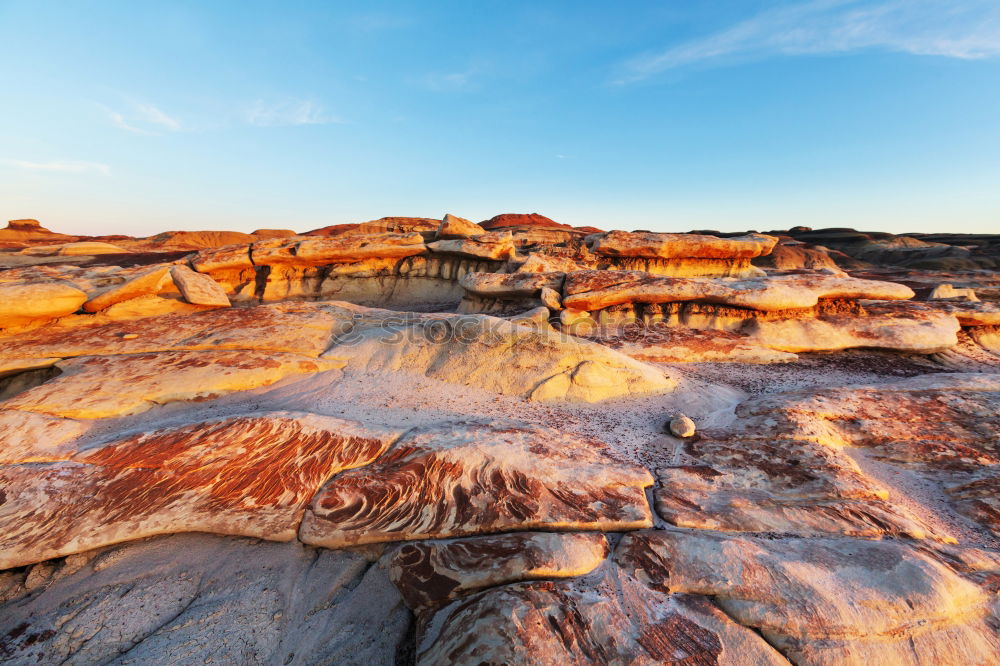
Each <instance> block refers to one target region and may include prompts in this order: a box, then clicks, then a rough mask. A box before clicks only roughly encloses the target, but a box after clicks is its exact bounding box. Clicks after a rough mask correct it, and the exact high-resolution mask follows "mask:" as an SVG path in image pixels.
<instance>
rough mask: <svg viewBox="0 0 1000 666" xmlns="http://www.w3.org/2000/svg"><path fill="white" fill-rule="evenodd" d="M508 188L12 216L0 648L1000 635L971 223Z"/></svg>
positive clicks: (379, 656)
mask: <svg viewBox="0 0 1000 666" xmlns="http://www.w3.org/2000/svg"><path fill="white" fill-rule="evenodd" d="M484 226H485V227H486V228H484V227H481V226H479V225H475V224H472V223H471V222H469V221H468V220H463V219H461V218H456V217H454V216H450V215H448V216H445V218H444V219H443V220H430V219H427V218H383V219H381V220H375V221H372V222H368V223H362V224H357V225H342V226H338V227H336V228H326V229H321V230H317V232H316V233H315V234H313V235H302V236H300V235H296V234H294V233H292V232H290V231H289V232H280V231H279V232H274V233H271V232H259V233H257V234H255V235H253V236H247V235H239V236H237V237H235V238H237V239H238V241H239V242H237V243H234V244H231V245H228V246H220V247H215V246H212V247H209V246H208V245H210V244H213V243H215V242H217V241H219V242H225V241H227V240H230V239H231V237H228V236H225V235H224V234H223V235H219V236H217V237H212V236H211V234H209V235H206V236H205V237H204V238H203V239H201V241H199V242H202V243H203V245H204V246H201V245H199V246H197V248H196V249H197V251H194V252H187V251H175V249H176V248H178V247H191V246H190V244H189V245H187V246H185V245H184V243H185V242H188V243H194V242H195V240H196V239H193V238H188V237H186V236H185V235H183V234H180V235H176V234H167V235H164V236H162V237H153V238H152V239H132V238H128V237H104V238H101V237H88V238H85V239H82V240H83V241H84V242H85V243H88V244H89V243H92V242H103V241H108V242H111V243H114V244H115V245H117V246H118V247H119V248H121V249H122V250H127V252H123V253H120V254H106V255H99V256H92V257H91V256H86V255H79V256H77V255H70V254H67V255H63V256H65V257H66V258H65V259H60V258H59V257H58V256H43V254H44V255H49V254H52V253H53V252H59V251H60V250H59V249H58V248H63V249H65V248H66V245H67V242H68V240H67V239H62V238H58V237H57V238H51V237H46V238H47V239H43V238H41V237H39V238H31V239H27V240H21V241H5V243H9V244H6V246H5V247H4V248H2V249H4V250H5V252H4V253H3V254H4V256H3V257H0V259H2V260H3V262H6V263H0V265H3V266H9V267H10V268H9V269H8V270H0V301H5V302H6V306H4V305H2V304H0V329H2V330H0V661H2V662H4V663H8V662H9V663H12V664H28V663H42V662H44V663H48V662H50V661H52V662H60V663H63V662H65V663H80V664H97V663H117V664H129V663H193V662H198V663H201V662H206V663H207V662H219V663H241V664H242V663H248V664H250V663H268V664H270V663H282V664H300V663H301V664H313V663H365V664H369V663H372V664H394V663H414V662H416V663H421V664H438V663H440V664H453V663H476V664H479V663H490V664H494V663H495V664H501V663H503V664H528V663H559V664H562V663H570V664H577V663H579V664H584V663H588V664H589V663H601V664H605V663H616V664H617V663H629V664H647V663H649V664H653V663H685V664H713V665H720V664H737V665H740V666H743V665H745V666H750V665H751V664H754V665H756V664H762V663H763V664H782V665H787V664H789V663H798V664H830V665H831V666H832V665H833V664H838V665H839V664H849V665H851V664H857V665H859V666H871V665H872V664H882V663H887V664H913V665H914V666H916V665H917V664H925V663H934V664H939V663H940V664H946V665H948V664H956V665H957V664H963V665H964V664H986V663H990V664H992V663H994V662H996V661H997V657H998V655H1000V640H998V638H997V636H998V634H997V629H998V628H1000V604H998V602H997V593H998V592H1000V550H998V549H997V543H998V542H997V539H998V538H1000V449H998V442H1000V417H998V414H1000V398H998V396H1000V375H998V374H996V373H997V372H1000V332H998V331H1000V309H998V307H997V305H996V299H997V298H998V297H1000V278H997V277H996V276H994V275H992V274H990V273H989V272H987V271H982V270H979V271H977V272H975V273H971V272H970V273H952V274H942V273H934V274H929V273H926V272H924V273H920V272H918V271H913V270H909V269H900V268H892V267H889V268H882V267H879V266H873V265H872V264H870V263H868V262H867V261H862V260H861V259H856V258H853V257H851V256H848V255H847V254H843V253H838V251H837V250H835V249H829V248H827V247H824V246H823V245H818V244H810V245H806V246H804V245H797V244H796V243H799V242H809V243H819V242H820V241H821V240H822V239H821V238H820V237H821V236H823V234H824V233H826V235H827V236H829V240H830V242H831V244H832V245H835V246H837V247H846V246H847V245H851V244H855V242H856V241H857V243H856V244H857V245H859V247H857V248H853V249H852V251H854V252H855V254H857V255H858V256H865V257H867V258H868V259H871V260H872V261H881V260H882V259H884V258H885V257H884V256H883V255H880V254H878V253H883V254H884V253H889V252H891V253H896V254H899V255H900V256H901V255H902V254H903V253H925V254H926V256H927V257H928V258H930V255H929V254H927V253H931V252H939V251H940V252H942V253H944V254H942V255H941V257H939V259H941V260H944V259H947V260H949V261H950V260H952V259H954V257H952V254H953V249H954V247H955V246H956V245H958V244H961V243H964V242H965V241H962V238H961V237H959V236H954V237H951V236H949V237H947V238H944V237H941V238H938V237H933V238H932V237H926V238H925V237H921V238H919V239H917V241H916V242H911V240H913V239H914V238H916V236H912V237H909V238H911V240H903V241H897V240H893V237H888V236H873V235H870V234H860V236H863V238H859V237H858V236H859V234H858V232H851V231H849V230H839V231H837V230H834V231H833V232H830V230H826V231H824V232H823V233H820V234H818V235H817V234H815V233H813V236H815V238H813V239H812V240H811V241H805V240H802V241H793V240H789V238H790V237H791V238H798V237H801V236H803V235H808V234H810V233H812V232H811V231H810V230H808V229H805V228H797V229H793V230H790V231H788V232H787V233H786V232H780V234H779V235H780V236H781V243H782V244H781V245H778V246H777V250H776V252H777V253H776V254H772V255H767V254H766V253H767V252H769V251H774V243H775V241H776V238H775V237H773V236H763V235H759V234H755V233H751V234H748V235H742V236H737V235H736V234H732V235H726V234H721V233H717V232H712V233H711V234H710V233H709V232H705V233H701V232H699V233H693V234H653V233H650V232H631V233H626V232H610V233H604V232H601V231H598V230H595V229H579V228H571V227H568V226H567V225H559V224H556V223H554V222H551V221H549V222H546V221H545V220H542V219H534V216H513V217H512V216H499V218H497V219H495V220H493V221H491V222H490V223H487V224H486V225H484ZM23 227H24V228H23V229H20V230H18V229H14V231H13V232H12V233H24V234H29V235H30V234H35V235H37V234H40V233H41V232H40V231H39V230H38V227H37V225H33V224H29V223H25V225H23ZM828 232H829V233H828ZM46 233H47V232H46ZM831 234H832V235H831ZM838 234H839V235H838ZM245 236H247V237H245ZM841 236H843V238H841ZM157 238H159V240H157ZM838 239H840V240H839V241H838ZM2 240H3V235H2V234H0V241H2ZM69 240H76V239H69ZM840 241H843V243H841V245H837V243H838V242H840ZM966 241H968V242H967V243H966V245H967V246H966V247H965V248H964V249H963V251H964V252H966V254H967V255H968V257H969V261H971V262H972V263H973V264H975V265H976V266H979V267H982V266H983V265H985V264H983V263H981V262H980V260H981V259H983V258H984V257H987V256H988V255H989V253H990V252H993V251H994V250H995V249H996V248H995V247H994V245H993V240H991V239H990V238H987V237H985V236H984V237H983V238H979V237H976V238H968V239H966ZM863 244H869V245H871V246H872V247H869V250H871V253H867V252H868V251H867V250H865V251H862V250H861V248H860V246H861V245H863ZM934 244H944V245H945V248H944V249H940V248H938V247H937V246H936V245H934ZM875 246H878V247H877V248H876V247H875ZM88 247H90V246H89V245H88ZM997 247H1000V245H998V246H997ZM52 248H56V249H55V250H53V249H52ZM192 249H195V248H192ZM25 250H26V251H25ZM876 250H877V251H876ZM885 256H888V255H885ZM894 256H895V255H894ZM913 256H916V254H914V255H913ZM935 256H936V255H935ZM831 257H833V258H834V259H835V260H836V262H837V266H839V267H840V268H843V269H845V270H851V271H852V274H851V276H848V275H847V274H846V273H844V272H843V271H841V270H840V268H838V267H837V266H834V265H828V264H827V263H826V261H825V259H824V258H826V259H829V258H831ZM977 257H978V258H977ZM894 260H895V259H894ZM751 261H758V262H760V263H761V264H764V267H765V268H766V269H767V271H766V272H765V271H764V270H762V269H761V268H759V267H756V266H754V265H752V264H751ZM935 261H937V259H935ZM963 261H964V260H963ZM908 263H909V262H908ZM886 280H890V281H886ZM941 284H953V285H955V286H956V287H958V289H971V290H974V292H975V293H976V294H978V297H979V298H981V299H982V300H981V301H973V300H968V297H969V296H970V295H971V294H970V293H966V294H965V296H966V298H965V299H961V298H957V297H956V295H955V294H954V293H951V292H948V293H944V294H942V293H941V292H942V291H944V290H940V289H939V290H938V292H939V293H937V294H936V295H937V296H941V295H945V296H948V297H947V298H943V299H941V298H931V296H932V295H933V290H934V288H935V287H937V286H938V285H941ZM914 294H917V295H918V296H919V298H920V299H927V300H913V299H912V297H914ZM333 299H336V300H333ZM272 301H279V302H272ZM371 305H386V306H395V307H398V308H400V310H405V311H394V310H389V309H378V308H374V307H369V306H371ZM227 306H230V307H227ZM81 307H82V309H81ZM455 309H458V310H459V311H460V312H463V313H465V312H467V313H468V314H459V313H456V312H455ZM416 311H419V312H416ZM164 313H167V314H164ZM484 313H491V314H502V315H504V317H505V318H499V317H495V316H488V315H487V314H484ZM871 348H875V349H871ZM888 350H891V351H888ZM813 351H823V352H826V353H824V354H812V353H810V352H813ZM900 351H902V352H906V353H894V352H900ZM932 352H933V353H932ZM797 354H798V355H797ZM758 363H773V364H775V365H770V366H768V367H760V366H758V365H755V364H758ZM682 413H683V414H687V415H690V419H688V418H684V419H680V418H678V419H673V417H676V416H677V415H679V414H682ZM671 424H673V425H672V426H671ZM681 425H683V426H684V427H683V428H681V427H679V426H681ZM650 528H656V529H655V530H652V529H650ZM183 532H210V533H215V536H212V535H207V534H178V533H183ZM618 532H625V533H626V534H625V535H624V536H621V535H619V534H612V533H618ZM276 541H285V542H286V543H283V544H282V543H276ZM334 549H338V550H344V551H350V553H348V552H333V550H334ZM609 551H612V552H613V555H611V556H609ZM404 602H405V606H404ZM406 607H409V610H407V608H406Z"/></svg>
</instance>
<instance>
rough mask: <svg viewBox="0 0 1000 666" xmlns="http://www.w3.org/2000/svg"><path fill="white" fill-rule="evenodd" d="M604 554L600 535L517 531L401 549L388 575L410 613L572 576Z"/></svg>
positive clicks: (588, 568)
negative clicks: (482, 592)
mask: <svg viewBox="0 0 1000 666" xmlns="http://www.w3.org/2000/svg"><path fill="white" fill-rule="evenodd" d="M607 556H608V541H607V539H605V538H604V535H602V534H592V533H583V534H573V533H566V534H557V533H554V532H516V533H512V534H497V535H493V536H483V537H470V538H467V539H455V540H452V541H423V542H416V543H410V544H407V545H405V546H402V547H400V548H399V549H398V550H397V551H396V552H395V553H394V554H393V556H392V559H391V560H390V567H389V576H390V577H391V578H392V581H393V582H394V583H395V584H396V587H398V588H399V590H400V592H401V593H402V594H403V598H404V599H405V600H406V603H407V605H409V607H410V608H412V609H414V610H420V609H424V608H434V607H437V606H441V605H443V604H445V603H447V602H449V601H451V600H452V599H456V598H458V597H461V596H466V595H468V594H471V593H472V592H475V591H478V590H480V589H482V588H486V587H495V586H497V585H503V584H506V583H515V582H518V581H523V580H536V579H545V578H572V577H574V576H582V575H584V574H588V573H590V572H591V571H593V570H594V569H596V568H597V567H598V566H599V565H600V564H601V563H602V562H604V559H605V558H606V557H607Z"/></svg>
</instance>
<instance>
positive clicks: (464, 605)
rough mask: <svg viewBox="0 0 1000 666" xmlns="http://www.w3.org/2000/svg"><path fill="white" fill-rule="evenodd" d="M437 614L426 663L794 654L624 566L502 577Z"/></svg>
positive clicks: (763, 659)
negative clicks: (589, 575) (553, 576)
mask: <svg viewBox="0 0 1000 666" xmlns="http://www.w3.org/2000/svg"><path fill="white" fill-rule="evenodd" d="M434 621H435V624H439V625H440V629H438V630H437V631H436V632H426V633H425V634H424V636H423V637H422V640H421V641H420V645H419V647H418V649H419V658H420V663H422V664H441V665H442V666H443V665H444V664H464V663H474V662H475V663H491V664H536V663H545V664H631V663H637V664H669V663H677V664H720V665H726V666H751V664H769V665H770V664H773V665H779V664H781V665H787V664H788V662H787V660H785V659H784V658H783V657H782V656H781V655H780V654H779V653H778V652H777V651H776V650H774V649H773V648H772V647H771V646H769V645H768V644H767V643H765V642H764V640H763V639H761V638H760V636H758V635H757V634H755V633H754V632H752V631H750V630H748V629H747V628H746V627H742V626H740V625H739V624H737V623H735V622H733V621H732V620H731V619H730V618H728V617H727V616H726V615H725V613H723V612H721V611H720V610H719V609H718V608H717V607H716V606H715V605H713V604H712V602H710V601H709V600H708V599H706V598H705V597H701V596H694V595H683V594H675V595H668V594H664V593H662V592H658V591H656V590H654V589H652V588H651V587H650V586H648V585H645V584H643V583H641V582H639V581H638V580H636V579H635V578H634V577H632V576H630V575H629V574H627V573H625V572H623V571H619V570H617V569H611V570H609V571H607V572H606V573H604V575H603V576H600V577H599V578H598V579H596V580H594V581H592V582H591V583H590V584H589V585H579V584H574V582H570V581H544V582H536V583H519V584H514V585H505V586H503V587H497V588H494V589H492V590H487V591H486V592H483V593H481V594H478V595H476V596H474V597H471V598H469V599H468V600H466V601H461V602H456V603H455V604H453V605H452V606H449V607H448V608H446V609H444V610H442V611H439V612H438V614H437V615H436V616H435V618H434Z"/></svg>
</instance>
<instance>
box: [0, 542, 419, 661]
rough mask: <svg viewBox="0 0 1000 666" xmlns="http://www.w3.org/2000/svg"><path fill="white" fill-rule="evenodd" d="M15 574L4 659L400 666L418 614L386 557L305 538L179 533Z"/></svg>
mask: <svg viewBox="0 0 1000 666" xmlns="http://www.w3.org/2000/svg"><path fill="white" fill-rule="evenodd" d="M0 575H2V574H0ZM13 577H14V578H16V579H17V581H16V583H15V587H14V589H13V590H12V592H11V594H12V595H13V599H11V598H10V597H8V598H7V600H8V602H7V603H6V604H4V606H3V607H2V608H3V612H0V661H2V662H3V663H5V664H40V663H46V664H47V663H60V662H64V661H65V662H66V663H75V664H105V663H116V664H123V665H125V664H134V665H139V664H164V663H186V664H193V663H213V662H214V663H222V664H297V665H303V666H304V665H308V664H319V663H327V664H332V663H365V664H372V665H373V666H381V665H384V666H391V665H392V664H394V663H397V662H396V652H397V650H398V649H399V646H400V645H401V644H403V643H405V641H406V635H407V629H408V627H409V625H410V617H409V613H408V612H407V610H406V608H405V607H404V606H403V604H402V600H401V598H400V596H399V593H398V592H397V591H396V590H395V588H394V587H393V586H392V584H391V583H390V582H389V580H388V579H387V577H386V575H385V573H384V572H383V571H382V570H381V569H380V568H379V567H372V566H370V565H369V564H368V563H367V562H366V561H365V560H364V559H363V558H362V557H360V556H358V555H352V554H349V553H345V552H337V551H323V550H317V549H313V548H307V547H303V546H302V545H301V544H298V543H284V544H279V543H267V542H261V541H257V540H256V539H234V538H227V537H219V536H212V535H205V534H181V535H174V536H169V537H158V538H154V539H148V540H145V541H138V542H134V543H130V544H124V545H120V546H114V547H111V548H107V549H104V550H100V551H91V552H90V553H86V554H83V555H76V556H71V557H68V558H66V560H64V561H62V562H60V563H58V564H54V565H51V566H49V567H47V568H45V569H44V571H43V570H42V569H41V568H40V567H35V568H33V569H32V570H31V571H29V572H28V575H27V576H26V575H25V574H24V573H18V574H16V575H14V576H13ZM26 578H28V579H30V580H28V581H25V579H26ZM24 582H28V583H29V584H30V585H32V589H31V591H30V593H29V590H28V589H26V588H25V587H24V584H23V583H24Z"/></svg>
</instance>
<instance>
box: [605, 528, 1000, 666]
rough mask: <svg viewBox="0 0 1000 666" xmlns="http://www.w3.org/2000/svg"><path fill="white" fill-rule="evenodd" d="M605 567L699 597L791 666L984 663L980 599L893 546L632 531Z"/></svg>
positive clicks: (990, 644)
mask: <svg viewBox="0 0 1000 666" xmlns="http://www.w3.org/2000/svg"><path fill="white" fill-rule="evenodd" d="M615 560H616V561H617V562H618V563H619V564H620V565H621V566H622V568H623V569H624V570H625V571H627V572H628V573H630V574H632V575H634V576H635V577H636V578H638V579H639V580H641V581H643V582H644V583H646V584H648V585H650V586H651V587H653V588H654V589H660V590H663V591H668V590H669V591H670V592H673V593H686V594H700V595H707V596H711V597H713V598H714V599H715V601H716V603H718V605H719V606H720V607H721V608H722V609H723V610H724V611H725V612H726V613H727V614H728V615H729V616H730V617H732V618H733V619H734V620H736V621H737V622H739V623H740V624H742V625H745V626H747V627H753V628H756V629H758V630H759V631H760V632H761V634H762V635H763V636H764V638H766V639H767V641H768V643H770V644H771V645H774V646H775V647H776V648H778V649H779V650H780V651H781V652H782V654H784V655H786V656H787V657H788V658H789V659H790V660H791V661H793V662H794V663H797V664H830V665H831V666H832V665H834V664H838V665H839V664H857V665H866V664H867V665H870V664H922V663H928V664H944V665H955V666H958V665H965V664H986V663H992V662H993V661H995V658H996V655H997V654H1000V635H998V634H997V633H996V629H995V625H994V626H992V627H991V626H990V623H991V622H994V621H995V620H991V619H990V614H991V610H990V607H989V604H990V601H991V599H990V597H989V595H987V594H986V593H985V592H984V590H983V589H981V588H980V587H978V586H977V585H976V584H974V583H973V582H971V581H969V580H966V579H964V578H962V577H961V576H959V575H958V574H957V573H956V572H955V571H954V570H952V569H950V568H949V567H948V566H945V564H943V563H942V562H941V561H939V560H938V559H935V558H934V557H932V556H931V555H929V554H927V553H924V552H920V551H918V550H917V549H915V548H912V547H910V546H908V545H906V544H904V543H901V542H898V541H867V540H861V539H843V538H841V539H773V538H771V539H766V538H762V539H757V538H748V537H737V536H727V535H720V534H712V533H709V532H702V531H697V530H695V531H683V532H680V531H658V532H636V533H632V534H627V535H625V536H624V537H623V538H622V541H621V543H620V544H619V546H618V548H617V550H616V551H615Z"/></svg>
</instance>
